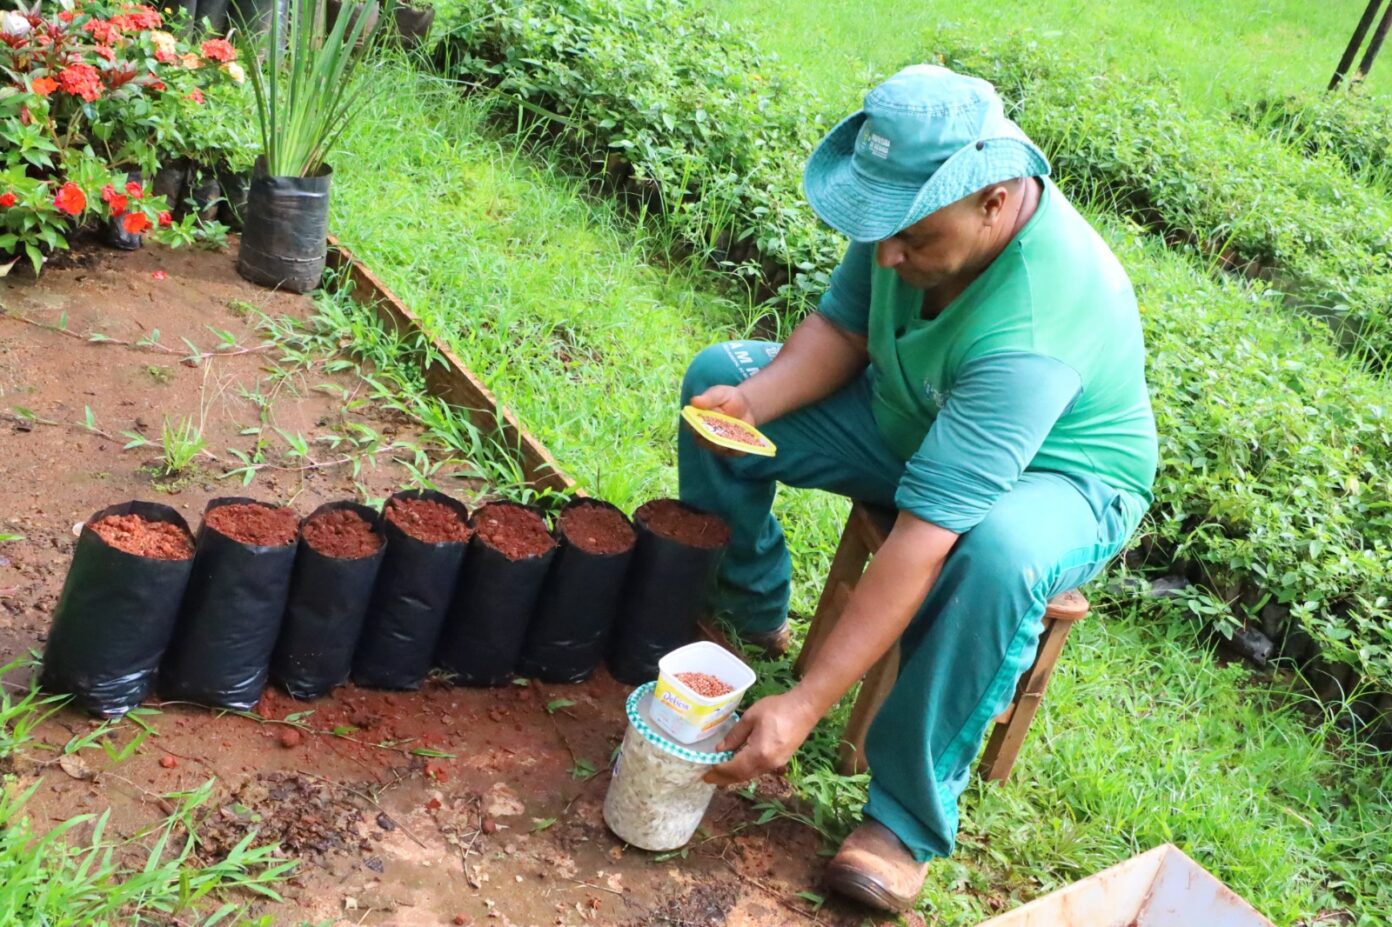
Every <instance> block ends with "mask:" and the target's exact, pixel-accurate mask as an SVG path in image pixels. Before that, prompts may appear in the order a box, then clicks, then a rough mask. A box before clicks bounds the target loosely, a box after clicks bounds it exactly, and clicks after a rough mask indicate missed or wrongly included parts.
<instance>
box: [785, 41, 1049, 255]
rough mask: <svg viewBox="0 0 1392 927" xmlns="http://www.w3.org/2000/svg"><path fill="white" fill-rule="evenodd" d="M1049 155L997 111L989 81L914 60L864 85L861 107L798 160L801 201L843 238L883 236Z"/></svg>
mask: <svg viewBox="0 0 1392 927" xmlns="http://www.w3.org/2000/svg"><path fill="white" fill-rule="evenodd" d="M1048 173H1049V162H1048V160H1047V159H1046V158H1045V157H1044V153H1043V152H1042V151H1040V150H1039V148H1038V146H1036V145H1035V144H1034V142H1032V141H1030V140H1029V138H1028V137H1027V136H1026V135H1025V133H1024V132H1023V131H1021V129H1020V127H1019V126H1017V125H1016V124H1015V123H1013V122H1011V121H1010V120H1009V119H1007V118H1006V116H1005V108H1004V107H1003V106H1002V104H1001V99H1000V97H999V96H998V95H997V94H996V88H994V87H992V86H991V85H990V84H989V83H988V82H986V81H984V80H981V79H980V78H977V77H967V76H966V75H963V74H958V73H956V72H954V71H950V70H948V69H947V68H942V67H938V66H936V65H931V64H916V65H913V66H911V67H907V68H905V69H904V70H902V71H900V72H899V73H898V74H895V75H894V76H893V77H891V78H890V79H889V80H887V81H885V82H884V83H883V84H880V85H879V86H878V87H876V88H875V89H873V90H871V91H870V92H869V93H868V94H867V95H866V97H865V108H864V109H862V110H861V111H860V112H858V113H856V114H855V115H853V116H848V117H847V118H846V119H843V120H842V121H841V122H840V123H838V124H837V126H836V128H834V129H832V130H831V131H830V132H829V133H827V136H826V138H824V139H822V141H821V143H820V144H819V145H818V146H817V148H816V150H815V151H813V152H812V157H811V158H809V159H808V160H807V170H806V171H805V172H804V173H803V185H804V187H805V188H806V190H807V199H808V202H810V203H811V204H812V208H813V210H815V211H816V213H817V215H818V216H820V217H821V218H822V220H823V221H824V222H826V224H827V225H830V226H831V227H832V228H834V229H836V230H837V231H838V232H840V233H841V234H843V235H845V236H847V237H848V238H850V239H851V240H852V241H863V242H874V241H883V240H884V239H886V238H889V237H890V236H891V235H894V234H895V233H897V232H900V231H902V230H903V229H906V228H908V227H909V226H911V225H913V224H914V223H915V222H917V221H918V220H920V219H922V218H923V217H924V216H926V215H928V214H929V213H931V212H935V211H937V210H939V209H941V208H942V207H944V206H946V205H947V204H948V203H952V202H955V201H957V200H959V199H961V198H962V197H964V196H967V195H969V194H971V193H975V192H976V191H977V190H980V189H982V188H983V187H988V186H990V185H991V184H993V183H1000V182H1002V181H1005V180H1011V179H1012V178H1015V177H1042V176H1045V175H1047V174H1048Z"/></svg>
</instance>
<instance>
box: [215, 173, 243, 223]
mask: <svg viewBox="0 0 1392 927" xmlns="http://www.w3.org/2000/svg"><path fill="white" fill-rule="evenodd" d="M217 182H218V186H219V187H221V188H222V203H221V204H219V206H218V215H217V218H218V221H219V222H221V223H222V224H223V225H225V226H227V227H228V228H230V229H232V230H233V231H240V230H241V228H242V223H243V222H244V221H245V219H246V205H247V193H248V191H249V190H250V189H251V175H250V174H238V173H235V172H233V171H229V170H225V169H219V170H218V172H217Z"/></svg>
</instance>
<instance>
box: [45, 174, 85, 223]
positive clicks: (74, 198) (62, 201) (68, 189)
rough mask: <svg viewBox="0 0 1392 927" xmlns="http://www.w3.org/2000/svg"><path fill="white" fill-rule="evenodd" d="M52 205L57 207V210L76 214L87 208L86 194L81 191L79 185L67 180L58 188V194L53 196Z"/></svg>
mask: <svg viewBox="0 0 1392 927" xmlns="http://www.w3.org/2000/svg"><path fill="white" fill-rule="evenodd" d="M53 205H54V206H56V207H57V208H58V211H59V212H65V213H67V214H68V215H70V216H76V215H79V214H80V213H81V212H82V211H83V210H84V209H86V208H87V194H85V193H83V192H82V188H81V187H79V186H78V185H77V184H75V183H73V182H72V181H71V180H69V181H68V182H67V183H65V184H63V186H61V187H59V188H58V195H57V196H55V197H54V198H53Z"/></svg>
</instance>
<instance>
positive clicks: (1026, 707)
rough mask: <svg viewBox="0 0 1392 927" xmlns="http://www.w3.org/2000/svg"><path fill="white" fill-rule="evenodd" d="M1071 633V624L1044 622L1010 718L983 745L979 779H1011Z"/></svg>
mask: <svg viewBox="0 0 1392 927" xmlns="http://www.w3.org/2000/svg"><path fill="white" fill-rule="evenodd" d="M1072 629H1073V622H1072V621H1063V620H1050V619H1048V618H1045V620H1044V633H1043V634H1042V635H1041V636H1040V639H1039V653H1038V655H1037V656H1036V657H1035V658H1034V665H1033V666H1032V667H1030V669H1029V671H1028V672H1026V673H1025V676H1024V678H1023V679H1021V680H1020V687H1019V689H1017V690H1016V695H1015V704H1014V706H1013V710H1011V712H1010V717H1009V719H1008V720H1006V721H1005V722H1004V723H1001V724H997V725H996V726H995V728H994V729H993V730H992V731H991V738H990V740H989V741H987V743H986V752H985V754H984V755H983V756H982V758H981V766H982V768H983V770H984V772H983V773H982V778H984V779H987V780H989V781H994V782H1004V781H1005V780H1006V779H1008V778H1010V771H1011V770H1012V769H1014V768H1015V760H1016V759H1017V758H1018V757H1019V755H1020V748H1021V747H1022V746H1024V743H1025V735H1026V734H1028V733H1029V726H1030V722H1032V721H1033V720H1034V716H1035V714H1036V713H1038V711H1039V705H1040V703H1042V702H1043V701H1044V692H1045V690H1046V689H1047V688H1048V687H1049V677H1050V676H1052V675H1053V672H1054V666H1055V665H1057V663H1058V658H1059V655H1060V654H1061V653H1063V645H1064V642H1065V641H1067V640H1068V632H1069V631H1071V630H1072Z"/></svg>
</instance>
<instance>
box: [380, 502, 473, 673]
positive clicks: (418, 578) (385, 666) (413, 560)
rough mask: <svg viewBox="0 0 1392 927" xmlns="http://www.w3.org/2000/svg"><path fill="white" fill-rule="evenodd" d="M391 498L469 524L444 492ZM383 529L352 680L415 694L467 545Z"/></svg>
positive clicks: (386, 523) (388, 524)
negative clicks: (449, 513) (425, 505)
mask: <svg viewBox="0 0 1392 927" xmlns="http://www.w3.org/2000/svg"><path fill="white" fill-rule="evenodd" d="M392 498H393V499H402V498H407V499H425V500H429V501H431V502H438V503H440V504H442V505H446V506H448V507H449V508H451V509H453V510H455V511H456V512H457V513H458V514H459V517H460V519H461V520H462V521H464V522H465V523H467V522H468V520H469V510H468V509H467V508H466V507H465V506H464V504H463V503H461V502H458V501H456V500H455V499H451V498H450V497H449V496H447V495H445V494H444V493H440V492H434V491H431V490H418V491H412V492H401V493H397V494H396V495H395V496H393V497H392ZM387 505H388V506H390V505H391V502H390V501H388V503H387ZM382 530H383V532H384V533H385V534H386V537H387V553H386V557H385V559H384V560H383V561H382V568H381V570H379V571H378V573H377V586H376V589H375V590H374V591H373V594H372V604H371V606H370V607H369V608H368V611H367V619H366V621H365V623H364V625H363V631H362V636H361V637H360V638H359V640H358V649H357V654H356V656H355V657H354V658H353V681H354V682H356V683H357V684H358V685H360V686H371V687H374V688H379V689H419V688H420V686H421V683H422V682H424V681H425V676H426V674H427V673H429V672H430V664H431V660H432V658H433V657H434V655H435V645H436V644H437V643H438V641H439V639H440V629H441V628H442V627H443V626H444V623H445V618H446V616H447V615H448V614H449V607H450V601H451V600H452V599H453V598H454V589H455V585H456V583H457V581H458V579H459V570H460V566H461V564H463V563H464V555H465V553H466V552H467V551H468V549H469V542H468V541H467V540H459V541H440V542H436V543H431V542H428V541H422V540H419V539H418V538H416V537H414V536H412V535H411V534H410V533H409V532H407V531H404V530H403V529H402V528H400V527H399V526H398V525H397V524H396V523H394V522H393V521H392V520H391V519H390V518H387V517H385V516H384V517H383V519H382Z"/></svg>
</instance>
